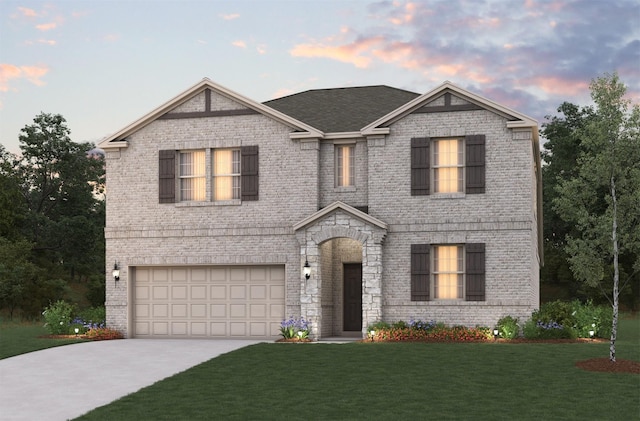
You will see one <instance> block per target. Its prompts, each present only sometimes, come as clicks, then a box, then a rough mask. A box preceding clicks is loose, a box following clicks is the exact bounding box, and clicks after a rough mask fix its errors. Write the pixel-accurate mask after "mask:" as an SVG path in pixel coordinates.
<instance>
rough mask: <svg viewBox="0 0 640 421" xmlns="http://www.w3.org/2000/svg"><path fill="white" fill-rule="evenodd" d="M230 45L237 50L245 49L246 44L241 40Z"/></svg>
mask: <svg viewBox="0 0 640 421" xmlns="http://www.w3.org/2000/svg"><path fill="white" fill-rule="evenodd" d="M231 45H233V46H234V47H238V48H247V43H246V42H244V41H241V40H237V41H233V42H232V43H231Z"/></svg>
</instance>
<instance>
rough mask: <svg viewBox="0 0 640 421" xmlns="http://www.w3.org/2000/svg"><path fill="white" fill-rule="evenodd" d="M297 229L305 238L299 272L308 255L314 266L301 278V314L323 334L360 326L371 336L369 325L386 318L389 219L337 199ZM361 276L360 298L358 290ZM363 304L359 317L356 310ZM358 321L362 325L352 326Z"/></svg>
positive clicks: (316, 334)
mask: <svg viewBox="0 0 640 421" xmlns="http://www.w3.org/2000/svg"><path fill="white" fill-rule="evenodd" d="M294 229H295V231H296V236H297V238H298V241H299V243H300V256H301V257H300V269H301V272H300V273H301V274H302V267H303V265H304V264H305V262H306V261H308V262H309V265H310V266H311V276H310V277H309V279H305V277H303V276H301V284H300V314H301V316H302V317H304V318H305V319H307V320H308V321H309V322H310V324H311V336H312V337H313V338H315V339H318V338H322V337H328V336H342V335H345V334H349V333H350V334H353V333H355V334H358V330H359V334H360V335H361V336H362V337H364V336H366V329H367V326H368V325H370V324H372V323H375V322H376V321H379V320H381V318H382V243H383V241H384V238H385V236H386V233H387V226H386V224H385V223H384V222H382V221H380V220H378V219H376V218H373V217H371V216H370V215H368V214H366V213H364V212H361V211H359V210H357V209H355V208H353V207H351V206H348V205H345V204H344V203H341V202H335V203H334V204H332V205H331V206H328V207H327V208H324V209H322V210H320V211H318V212H316V213H315V214H314V215H311V216H310V217H309V218H306V219H305V220H303V221H301V222H300V223H298V224H296V225H295V226H294ZM358 280H359V284H360V285H359V287H360V290H359V292H360V300H359V301H358V300H357V296H354V295H356V294H357V293H358ZM345 282H346V284H345ZM345 294H346V295H345ZM358 307H359V311H360V315H361V317H360V318H359V319H358V318H357V317H356V315H355V314H354V312H357V311H358ZM345 322H347V324H346V325H345ZM358 325H359V329H357V330H351V329H355V328H356V327H357V326H358ZM345 327H346V329H347V330H345Z"/></svg>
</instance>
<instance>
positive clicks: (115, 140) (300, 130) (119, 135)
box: [99, 78, 324, 149]
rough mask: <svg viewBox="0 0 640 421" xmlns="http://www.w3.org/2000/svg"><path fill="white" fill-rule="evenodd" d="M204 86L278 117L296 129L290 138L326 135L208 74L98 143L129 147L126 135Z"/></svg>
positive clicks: (185, 99)
mask: <svg viewBox="0 0 640 421" xmlns="http://www.w3.org/2000/svg"><path fill="white" fill-rule="evenodd" d="M205 89H211V90H212V91H213V92H215V93H217V94H219V95H222V96H224V97H226V98H229V99H231V100H233V101H235V102H238V103H240V104H242V105H243V106H245V107H247V108H250V109H252V110H254V111H256V112H258V113H260V114H263V115H265V116H267V117H270V118H272V119H274V120H276V121H279V122H280V123H282V124H284V125H286V126H289V127H291V128H292V129H293V131H292V133H291V135H290V137H291V139H306V138H322V137H323V136H324V133H323V132H322V131H320V130H318V129H316V128H314V127H311V126H309V125H308V124H306V123H303V122H301V121H299V120H296V119H294V118H292V117H290V116H288V115H286V114H283V113H281V112H280V111H277V110H274V109H273V108H271V107H269V106H267V105H264V104H260V103H259V102H256V101H254V100H252V99H249V98H247V97H245V96H243V95H241V94H239V93H237V92H234V91H232V90H231V89H228V88H225V87H224V86H222V85H218V84H217V83H214V82H213V81H211V80H210V79H208V78H204V79H202V80H201V81H200V82H198V83H196V84H195V85H193V86H192V87H190V88H189V89H187V90H186V91H184V92H182V93H180V94H178V95H177V96H175V97H173V98H171V99H170V100H169V101H167V102H165V103H164V104H162V105H160V106H159V107H157V108H155V109H154V110H153V111H151V112H150V113H148V114H146V115H144V116H143V117H141V118H139V119H138V120H136V121H134V122H133V123H131V124H129V125H128V126H126V127H124V128H122V129H121V130H119V131H117V132H115V133H113V134H112V135H110V136H107V137H106V138H104V139H103V140H102V141H100V143H99V147H100V148H102V149H114V148H125V147H127V146H128V144H127V142H126V140H125V139H126V138H127V137H128V136H130V135H132V134H133V133H135V132H137V131H138V130H140V129H142V128H143V127H145V126H146V125H148V124H149V123H151V122H153V121H155V120H156V119H158V118H159V117H161V116H162V115H164V114H166V113H167V112H168V111H170V110H171V109H173V108H175V107H177V106H179V105H181V104H183V103H185V102H186V101H188V100H190V99H191V98H193V97H194V96H195V95H198V94H199V93H200V92H202V91H204V90H205Z"/></svg>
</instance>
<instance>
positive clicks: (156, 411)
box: [80, 318, 640, 420]
mask: <svg viewBox="0 0 640 421" xmlns="http://www.w3.org/2000/svg"><path fill="white" fill-rule="evenodd" d="M618 337H619V340H618V342H617V349H618V355H617V356H618V358H621V359H632V360H636V361H640V319H638V318H635V319H624V320H621V321H620V329H619V335H618ZM608 346H609V345H608V343H568V344H536V343H526V344H522V343H521V344H509V343H500V342H498V343H350V344H335V345H334V344H291V343H265V344H258V345H254V346H250V347H247V348H243V349H240V350H238V351H234V352H231V353H228V354H225V355H222V356H220V357H218V358H215V359H213V360H210V361H208V362H205V363H203V364H201V365H199V366H196V367H194V368H192V369H190V370H187V371H185V372H183V373H180V374H178V375H176V376H173V377H171V378H168V379H166V380H163V381H160V382H158V383H156V384H154V385H152V386H150V387H147V388H145V389H142V390H141V391H139V392H137V393H134V394H132V395H129V396H126V397H124V398H122V399H120V400H118V401H116V402H114V403H112V404H110V405H107V406H104V407H102V408H98V409H96V410H94V411H92V412H90V413H88V414H86V415H85V416H83V417H81V418H80V419H82V420H113V419H118V420H146V419H154V420H160V419H167V420H174V419H190V420H195V419H202V420H204V419H242V420H244V419H301V420H302V419H304V420H307V419H331V420H342V419H350V420H352V419H393V420H402V419H437V420H441V419H473V420H477V419H491V420H501V419H502V420H512V419H522V420H528V419H530V420H534V419H535V420H540V419H563V420H574V419H575V420H584V419H602V420H609V419H610V420H618V419H631V418H634V417H637V416H638V414H640V402H639V400H638V390H640V376H639V375H635V374H620V373H594V372H588V371H583V370H581V369H579V368H576V367H575V364H576V362H578V361H581V360H585V359H590V358H598V357H606V356H607V355H608Z"/></svg>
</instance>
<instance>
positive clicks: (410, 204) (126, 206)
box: [105, 94, 538, 335]
mask: <svg viewBox="0 0 640 421" xmlns="http://www.w3.org/2000/svg"><path fill="white" fill-rule="evenodd" d="M211 104H212V109H216V110H219V109H238V108H242V106H241V105H240V104H238V103H234V102H233V101H232V100H230V99H229V98H227V97H221V96H218V95H215V94H212V98H211ZM202 110H204V95H203V94H201V95H198V96H197V97H195V98H194V99H193V100H191V101H187V102H186V103H184V104H182V105H181V106H180V107H179V111H180V112H192V111H202ZM176 111H178V110H176ZM290 131H291V128H289V127H287V126H285V125H283V124H281V123H278V122H276V121H274V120H272V119H270V118H268V117H266V116H263V115H244V116H233V117H212V118H199V119H173V120H157V121H154V122H152V123H150V124H149V125H147V126H146V127H144V128H142V129H141V130H139V131H138V132H137V133H135V134H133V135H131V136H130V137H129V138H128V141H129V147H128V148H126V149H122V150H120V151H119V152H118V151H113V152H109V153H108V154H107V224H106V228H105V236H106V241H107V244H106V259H107V267H106V272H107V299H106V305H107V322H108V324H109V326H111V327H115V328H117V329H119V330H122V331H123V332H125V333H127V332H129V330H128V329H129V326H130V324H131V314H132V308H131V304H132V303H131V299H130V298H131V290H130V289H131V283H130V282H129V279H128V272H129V270H128V268H129V267H134V266H136V265H165V266H166V265H216V264H221V265H227V264H283V265H285V271H286V284H287V288H286V309H285V311H286V314H287V315H300V314H301V313H302V314H303V315H305V316H307V317H308V318H311V319H313V318H314V317H320V315H322V317H324V318H325V319H323V321H324V322H326V323H323V324H322V326H323V328H322V331H321V332H318V333H319V334H322V335H329V334H333V333H335V332H337V331H338V330H339V329H340V328H341V326H340V323H341V309H340V300H341V296H340V291H339V290H340V289H341V286H339V285H340V284H341V279H340V280H338V279H337V278H339V277H340V276H341V275H340V274H339V273H338V272H339V271H338V270H337V269H336V265H338V257H336V256H339V255H343V254H344V253H345V250H344V249H343V250H338V251H336V249H335V248H336V247H338V249H340V244H342V243H341V242H340V241H341V240H337V241H336V242H329V243H325V245H319V244H316V243H314V241H315V240H313V238H314V237H313V235H314V232H313V229H316V228H317V226H315V225H314V226H313V227H308V228H310V229H311V230H310V231H309V232H307V231H306V229H303V230H302V231H303V232H302V233H300V232H298V233H295V232H294V231H293V228H292V226H293V225H294V224H296V223H298V222H299V221H301V220H303V219H304V218H306V217H308V216H309V215H312V214H313V213H314V212H316V211H317V210H318V209H319V208H320V207H324V206H327V205H329V204H331V203H332V202H333V201H335V200H341V201H344V202H345V203H347V204H350V205H353V206H361V205H368V206H369V214H370V215H371V216H373V217H375V218H378V219H380V220H381V221H384V222H386V223H387V224H388V232H387V233H386V238H385V237H384V233H380V232H379V229H377V228H376V229H374V228H373V227H372V226H368V225H367V224H365V223H364V222H362V221H361V220H358V219H353V218H349V217H342V216H340V215H339V213H338V214H336V215H335V218H333V219H332V218H327V219H326V220H325V221H323V223H322V224H325V225H324V229H330V227H331V225H333V226H342V227H344V226H348V227H350V229H354V230H356V231H360V232H362V233H364V232H367V233H368V235H369V237H367V235H364V236H362V237H359V236H356V237H357V238H355V239H356V241H358V242H360V243H361V245H362V247H361V249H362V255H361V256H360V260H361V261H362V262H363V265H364V266H365V267H363V284H364V285H365V288H364V289H365V290H366V291H367V292H366V294H365V297H366V300H367V301H368V302H366V303H363V308H364V309H365V313H366V314H365V315H364V316H365V317H364V320H365V321H364V324H365V326H363V328H365V329H366V324H367V323H370V322H372V321H375V320H377V319H384V320H386V321H395V320H398V319H404V320H408V319H409V318H410V317H415V318H422V319H425V320H426V319H429V320H430V319H434V320H436V321H441V322H446V323H451V324H464V325H470V326H473V325H478V324H479V325H487V326H491V325H493V324H494V323H495V322H496V321H497V320H498V318H500V317H502V316H504V315H512V316H515V317H520V318H522V319H524V318H526V317H527V316H528V315H529V314H530V313H531V311H532V310H533V309H534V308H535V307H537V300H538V290H537V288H538V267H537V260H538V257H537V254H536V252H535V247H536V245H537V240H536V236H537V231H536V221H535V215H534V211H533V203H534V202H533V195H534V193H535V191H534V188H535V178H534V173H533V171H532V163H533V155H532V154H533V151H532V147H531V140H530V134H528V135H527V134H526V133H524V134H523V133H522V132H517V135H514V133H512V132H511V131H510V130H508V129H506V121H505V119H504V118H502V117H499V116H497V115H495V114H493V113H490V112H488V111H469V112H456V113H431V114H414V115H409V116H407V117H405V118H403V119H401V120H399V121H398V122H396V123H394V124H393V125H392V126H391V133H390V134H389V135H388V136H386V137H380V136H378V137H376V138H375V139H373V138H372V139H369V140H365V139H360V140H359V141H358V143H357V146H356V153H357V163H356V188H355V189H351V190H347V191H336V189H335V188H334V178H333V177H334V176H333V163H334V157H333V145H332V144H331V143H329V142H327V141H320V142H319V143H318V142H314V141H304V142H300V141H292V140H291V139H290V138H289V133H290ZM465 134H485V135H486V160H487V165H486V181H487V187H486V194H475V195H466V196H464V197H456V198H438V197H436V196H411V194H410V178H411V177H410V139H411V138H412V137H423V136H446V135H465ZM242 145H258V146H259V171H260V193H259V200H258V201H255V202H244V203H242V204H241V205H227V206H217V205H214V204H212V203H204V204H197V205H195V206H188V205H185V204H159V203H158V151H159V150H162V149H172V150H180V149H200V148H218V147H238V146H242ZM208 165H210V164H208ZM341 218H342V219H341ZM327 221H332V222H327ZM322 224H321V225H322ZM326 224H329V225H326ZM314 227H315V228H314ZM327 232H330V233H331V232H335V233H340V232H341V231H339V230H337V231H327ZM331 235H333V234H329V236H327V237H322V241H325V240H332V239H333V238H334V237H331ZM335 235H336V236H338V237H340V236H342V235H340V234H335ZM374 237H375V240H374ZM367 238H368V239H367ZM301 239H302V241H301ZM381 241H382V242H381ZM448 242H454V243H464V242H483V243H486V258H487V261H486V266H487V279H486V280H487V287H486V298H487V299H486V301H484V302H473V303H469V302H456V303H442V302H437V301H430V302H411V301H410V264H409V259H410V253H409V250H410V245H411V244H412V243H448ZM314 244H315V245H314ZM327 244H332V246H331V247H333V248H332V251H331V252H328V251H326V250H329V249H328V248H327V247H329V246H327ZM356 244H357V243H356ZM352 245H353V244H352ZM314 247H315V248H314ZM323 250H324V251H323ZM307 255H308V257H309V260H310V262H313V264H314V266H315V265H318V262H320V267H321V270H322V272H321V273H322V277H323V278H324V276H327V277H329V274H330V278H331V285H330V286H331V288H327V289H326V290H320V291H319V292H318V295H317V297H318V298H317V299H318V300H319V301H321V302H318V303H313V302H310V301H309V300H313V299H316V298H313V299H312V298H310V296H308V295H305V297H304V298H303V301H304V303H303V305H301V288H305V283H304V282H303V281H302V280H301V277H302V276H301V272H300V269H301V266H302V263H304V259H305V257H306V256H307ZM351 257H353V256H351ZM351 257H350V258H351ZM340 259H342V257H340ZM114 261H117V262H118V263H119V265H120V267H121V277H120V281H119V282H118V283H117V284H116V283H115V282H114V281H113V278H112V277H111V275H110V273H111V269H112V267H113V262H114ZM380 280H381V281H380ZM380 290H381V291H380ZM380 293H381V294H382V299H381V298H380ZM314 297H315V296H314ZM380 299H381V301H379V300H380Z"/></svg>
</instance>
